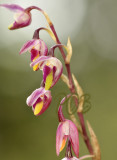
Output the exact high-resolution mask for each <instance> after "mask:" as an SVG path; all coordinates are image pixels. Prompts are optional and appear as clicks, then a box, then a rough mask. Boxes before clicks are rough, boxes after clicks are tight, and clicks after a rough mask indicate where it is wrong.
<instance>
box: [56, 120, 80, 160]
mask: <svg viewBox="0 0 117 160" xmlns="http://www.w3.org/2000/svg"><path fill="white" fill-rule="evenodd" d="M67 139H68V140H69V141H70V142H71V146H72V148H73V151H74V153H75V155H76V156H77V157H78V156H79V138H78V130H77V127H76V126H75V124H74V123H73V122H72V121H70V120H65V121H64V122H61V123H60V124H59V126H58V128H57V132H56V153H57V155H59V153H60V152H61V151H62V150H63V148H64V147H65V144H66V141H67ZM73 160H74V159H73Z"/></svg>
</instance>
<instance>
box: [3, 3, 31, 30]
mask: <svg viewBox="0 0 117 160" xmlns="http://www.w3.org/2000/svg"><path fill="white" fill-rule="evenodd" d="M0 7H5V8H7V9H9V10H11V11H13V12H15V14H14V20H15V21H14V22H13V23H12V24H11V25H9V27H8V28H9V29H10V30H14V29H18V28H23V27H26V26H28V25H30V23H31V13H30V11H29V10H27V9H24V8H22V7H20V6H19V5H16V4H0Z"/></svg>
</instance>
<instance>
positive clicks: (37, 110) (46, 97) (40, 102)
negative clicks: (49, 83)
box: [26, 87, 52, 116]
mask: <svg viewBox="0 0 117 160" xmlns="http://www.w3.org/2000/svg"><path fill="white" fill-rule="evenodd" d="M51 100H52V97H51V91H47V90H45V89H44V88H43V87H41V88H39V89H36V90H35V91H34V92H33V93H32V94H31V95H30V96H29V97H28V98H27V101H26V103H27V105H28V106H32V110H33V112H34V115H36V116H38V115H41V114H42V113H43V112H45V110H46V109H47V108H48V107H49V105H50V103H51Z"/></svg>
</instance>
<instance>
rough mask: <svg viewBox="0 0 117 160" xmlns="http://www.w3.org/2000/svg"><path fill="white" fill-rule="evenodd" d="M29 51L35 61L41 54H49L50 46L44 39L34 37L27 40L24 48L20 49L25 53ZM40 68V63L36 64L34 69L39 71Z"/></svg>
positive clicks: (21, 52)
mask: <svg viewBox="0 0 117 160" xmlns="http://www.w3.org/2000/svg"><path fill="white" fill-rule="evenodd" d="M27 51H29V52H30V53H31V61H32V62H34V61H35V60H36V59H37V58H38V57H40V56H47V53H48V48H47V45H46V44H45V42H44V41H43V40H41V39H32V40H30V41H28V42H26V43H25V44H24V45H23V46H22V48H21V50H20V54H23V53H25V52H27ZM38 69H39V67H38V65H35V66H34V67H33V70H34V71H37V70H38Z"/></svg>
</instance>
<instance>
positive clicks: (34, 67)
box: [33, 54, 39, 71]
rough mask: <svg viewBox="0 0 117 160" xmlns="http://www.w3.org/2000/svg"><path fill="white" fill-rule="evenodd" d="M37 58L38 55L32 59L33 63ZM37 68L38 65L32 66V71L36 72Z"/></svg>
mask: <svg viewBox="0 0 117 160" xmlns="http://www.w3.org/2000/svg"><path fill="white" fill-rule="evenodd" d="M38 57H39V54H38V55H37V56H36V57H35V58H34V59H33V62H34V61H35V60H36V59H37V58H38ZM38 68H39V64H36V65H34V66H33V71H37V70H38Z"/></svg>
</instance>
